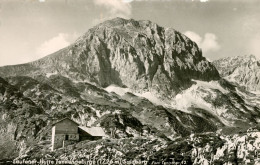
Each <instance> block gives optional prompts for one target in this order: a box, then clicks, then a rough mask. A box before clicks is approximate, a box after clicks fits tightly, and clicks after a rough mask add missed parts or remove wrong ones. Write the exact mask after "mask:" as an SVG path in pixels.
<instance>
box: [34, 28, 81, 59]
mask: <svg viewBox="0 0 260 165" xmlns="http://www.w3.org/2000/svg"><path fill="white" fill-rule="evenodd" d="M77 36H78V35H77V34H76V33H74V34H72V35H69V34H66V33H59V34H58V35H57V36H55V37H53V38H51V39H49V40H48V41H45V42H44V43H42V44H41V45H40V46H39V47H38V48H37V49H36V54H37V55H38V56H39V57H44V56H46V55H49V54H51V53H54V52H56V51H58V50H60V49H62V48H64V47H66V46H68V45H70V44H71V42H73V41H74V40H75V39H76V38H77Z"/></svg>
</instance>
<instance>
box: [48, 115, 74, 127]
mask: <svg viewBox="0 0 260 165" xmlns="http://www.w3.org/2000/svg"><path fill="white" fill-rule="evenodd" d="M66 119H68V120H70V121H72V122H73V123H75V124H76V125H79V124H78V123H77V122H75V121H74V120H72V119H70V118H68V117H65V118H63V119H61V120H58V121H56V122H55V123H53V124H52V126H54V125H56V124H57V123H60V122H62V121H64V120H66Z"/></svg>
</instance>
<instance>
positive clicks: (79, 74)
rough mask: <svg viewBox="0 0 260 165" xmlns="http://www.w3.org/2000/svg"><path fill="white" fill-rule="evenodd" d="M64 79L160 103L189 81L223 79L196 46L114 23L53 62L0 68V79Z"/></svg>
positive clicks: (136, 24)
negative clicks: (145, 95) (147, 95)
mask: <svg viewBox="0 0 260 165" xmlns="http://www.w3.org/2000/svg"><path fill="white" fill-rule="evenodd" d="M57 73H59V74H62V75H64V76H67V77H70V78H72V79H74V80H78V81H88V82H91V83H94V84H97V85H100V86H102V87H106V86H108V85H110V84H117V85H119V86H127V87H129V88H130V89H132V90H133V91H141V92H143V91H151V92H152V93H154V94H159V95H160V97H170V96H175V95H176V93H178V92H179V91H180V90H181V89H182V88H186V87H187V86H189V85H190V83H191V82H190V80H191V79H198V80H215V79H218V78H219V74H218V72H217V70H216V69H215V67H214V66H213V65H212V64H211V63H210V62H208V61H207V60H206V59H205V58H204V57H203V56H202V53H201V51H200V50H199V48H198V46H197V45H196V43H194V42H192V41H191V40H190V39H189V38H187V37H186V36H184V35H183V34H181V33H179V32H177V31H175V30H174V29H171V28H163V27H160V26H158V25H157V24H155V23H152V22H150V21H135V20H125V19H121V18H115V19H113V20H109V21H106V22H104V23H101V24H99V25H97V26H96V27H94V28H92V29H90V30H89V31H88V32H87V33H86V34H84V35H83V36H82V37H80V38H79V39H78V40H77V41H76V42H75V43H74V44H72V45H71V46H69V47H67V48H64V49H62V50H60V51H58V52H56V53H54V54H52V55H50V56H47V57H45V58H43V59H40V60H37V61H35V62H32V63H27V64H23V65H17V66H7V67H2V68H0V75H2V76H15V75H30V76H34V75H38V74H41V75H46V76H48V75H52V74H57Z"/></svg>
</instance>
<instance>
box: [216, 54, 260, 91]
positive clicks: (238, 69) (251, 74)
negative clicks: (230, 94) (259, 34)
mask: <svg viewBox="0 0 260 165" xmlns="http://www.w3.org/2000/svg"><path fill="white" fill-rule="evenodd" d="M213 65H214V66H215V67H216V68H217V69H218V71H219V73H220V75H221V76H223V77H224V78H225V79H227V80H228V81H231V82H234V83H237V84H239V85H241V86H244V87H245V88H246V89H247V90H250V91H258V90H259V89H260V81H259V76H260V72H259V69H260V61H259V60H257V59H256V57H255V56H253V55H250V56H236V57H226V58H223V59H219V60H216V61H213Z"/></svg>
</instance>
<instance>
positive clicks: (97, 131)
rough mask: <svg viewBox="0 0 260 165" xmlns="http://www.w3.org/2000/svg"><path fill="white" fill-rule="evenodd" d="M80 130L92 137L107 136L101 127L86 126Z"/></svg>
mask: <svg viewBox="0 0 260 165" xmlns="http://www.w3.org/2000/svg"><path fill="white" fill-rule="evenodd" d="M79 128H80V129H81V130H83V131H85V132H87V133H88V134H90V135H91V136H106V134H105V132H104V131H103V129H102V128H101V127H85V126H79Z"/></svg>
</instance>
